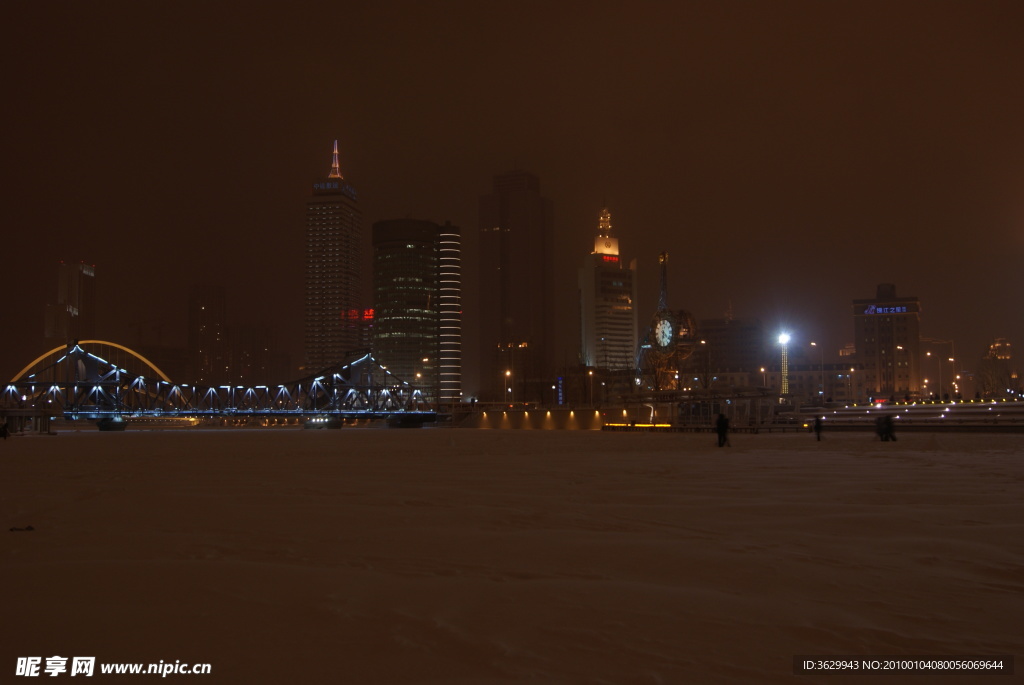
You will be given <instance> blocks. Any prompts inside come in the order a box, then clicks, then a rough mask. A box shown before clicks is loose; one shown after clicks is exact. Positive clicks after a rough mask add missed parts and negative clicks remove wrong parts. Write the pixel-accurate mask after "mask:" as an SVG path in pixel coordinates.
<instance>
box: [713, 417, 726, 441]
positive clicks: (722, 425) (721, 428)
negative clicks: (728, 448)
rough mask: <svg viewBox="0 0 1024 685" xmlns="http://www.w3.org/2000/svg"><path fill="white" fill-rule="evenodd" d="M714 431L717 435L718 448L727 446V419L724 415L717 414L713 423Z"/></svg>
mask: <svg viewBox="0 0 1024 685" xmlns="http://www.w3.org/2000/svg"><path fill="white" fill-rule="evenodd" d="M715 431H716V432H717V433H718V446H719V447H724V446H725V445H728V444H729V419H727V418H725V414H719V415H718V420H717V421H715Z"/></svg>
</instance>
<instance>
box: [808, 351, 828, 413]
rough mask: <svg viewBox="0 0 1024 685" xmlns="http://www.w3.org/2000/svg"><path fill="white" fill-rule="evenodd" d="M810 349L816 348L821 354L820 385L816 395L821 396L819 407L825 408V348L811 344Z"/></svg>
mask: <svg viewBox="0 0 1024 685" xmlns="http://www.w3.org/2000/svg"><path fill="white" fill-rule="evenodd" d="M811 347H817V348H818V351H819V352H821V385H820V386H819V387H818V395H820V396H821V406H823V407H824V406H825V348H824V347H822V346H821V345H819V344H818V343H816V342H812V343H811Z"/></svg>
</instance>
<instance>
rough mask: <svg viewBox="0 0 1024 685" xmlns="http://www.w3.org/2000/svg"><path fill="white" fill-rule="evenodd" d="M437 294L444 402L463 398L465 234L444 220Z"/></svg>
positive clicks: (439, 240)
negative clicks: (463, 242) (463, 257)
mask: <svg viewBox="0 0 1024 685" xmlns="http://www.w3.org/2000/svg"><path fill="white" fill-rule="evenodd" d="M437 261H438V270H439V275H438V287H439V288H440V292H439V293H438V297H437V301H438V305H439V308H440V319H441V320H440V324H441V330H440V333H439V335H438V339H439V347H440V350H439V369H438V373H439V379H438V381H439V382H438V387H439V390H440V399H441V402H443V403H446V404H454V403H456V402H459V401H461V400H462V233H461V231H460V230H459V228H458V227H457V226H452V225H451V224H450V223H448V222H445V224H444V226H441V227H440V230H439V233H438V259H437Z"/></svg>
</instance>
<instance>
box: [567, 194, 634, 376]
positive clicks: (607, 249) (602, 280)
mask: <svg viewBox="0 0 1024 685" xmlns="http://www.w3.org/2000/svg"><path fill="white" fill-rule="evenodd" d="M579 292H580V361H581V363H583V364H584V365H585V366H588V367H592V368H598V369H608V370H613V371H614V370H624V369H633V368H634V366H635V362H636V339H637V310H636V260H635V259H634V260H632V261H630V263H629V266H628V267H626V266H624V265H623V263H622V259H621V257H620V256H619V240H618V238H616V237H613V236H612V215H611V212H609V211H608V209H607V208H605V209H603V210H601V215H600V217H599V219H598V222H597V236H596V237H595V238H594V251H593V252H591V253H590V254H589V255H587V256H586V257H585V258H584V260H583V266H582V267H581V268H580V270H579Z"/></svg>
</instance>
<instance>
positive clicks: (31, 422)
mask: <svg viewBox="0 0 1024 685" xmlns="http://www.w3.org/2000/svg"><path fill="white" fill-rule="evenodd" d="M50 420H51V419H50V416H49V415H45V414H38V413H35V412H34V411H28V410H13V411H7V412H2V413H0V423H6V424H7V432H8V433H9V434H10V435H17V434H25V433H41V434H44V435H45V434H49V435H54V434H55V433H54V431H53V429H52V426H51V424H50Z"/></svg>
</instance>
